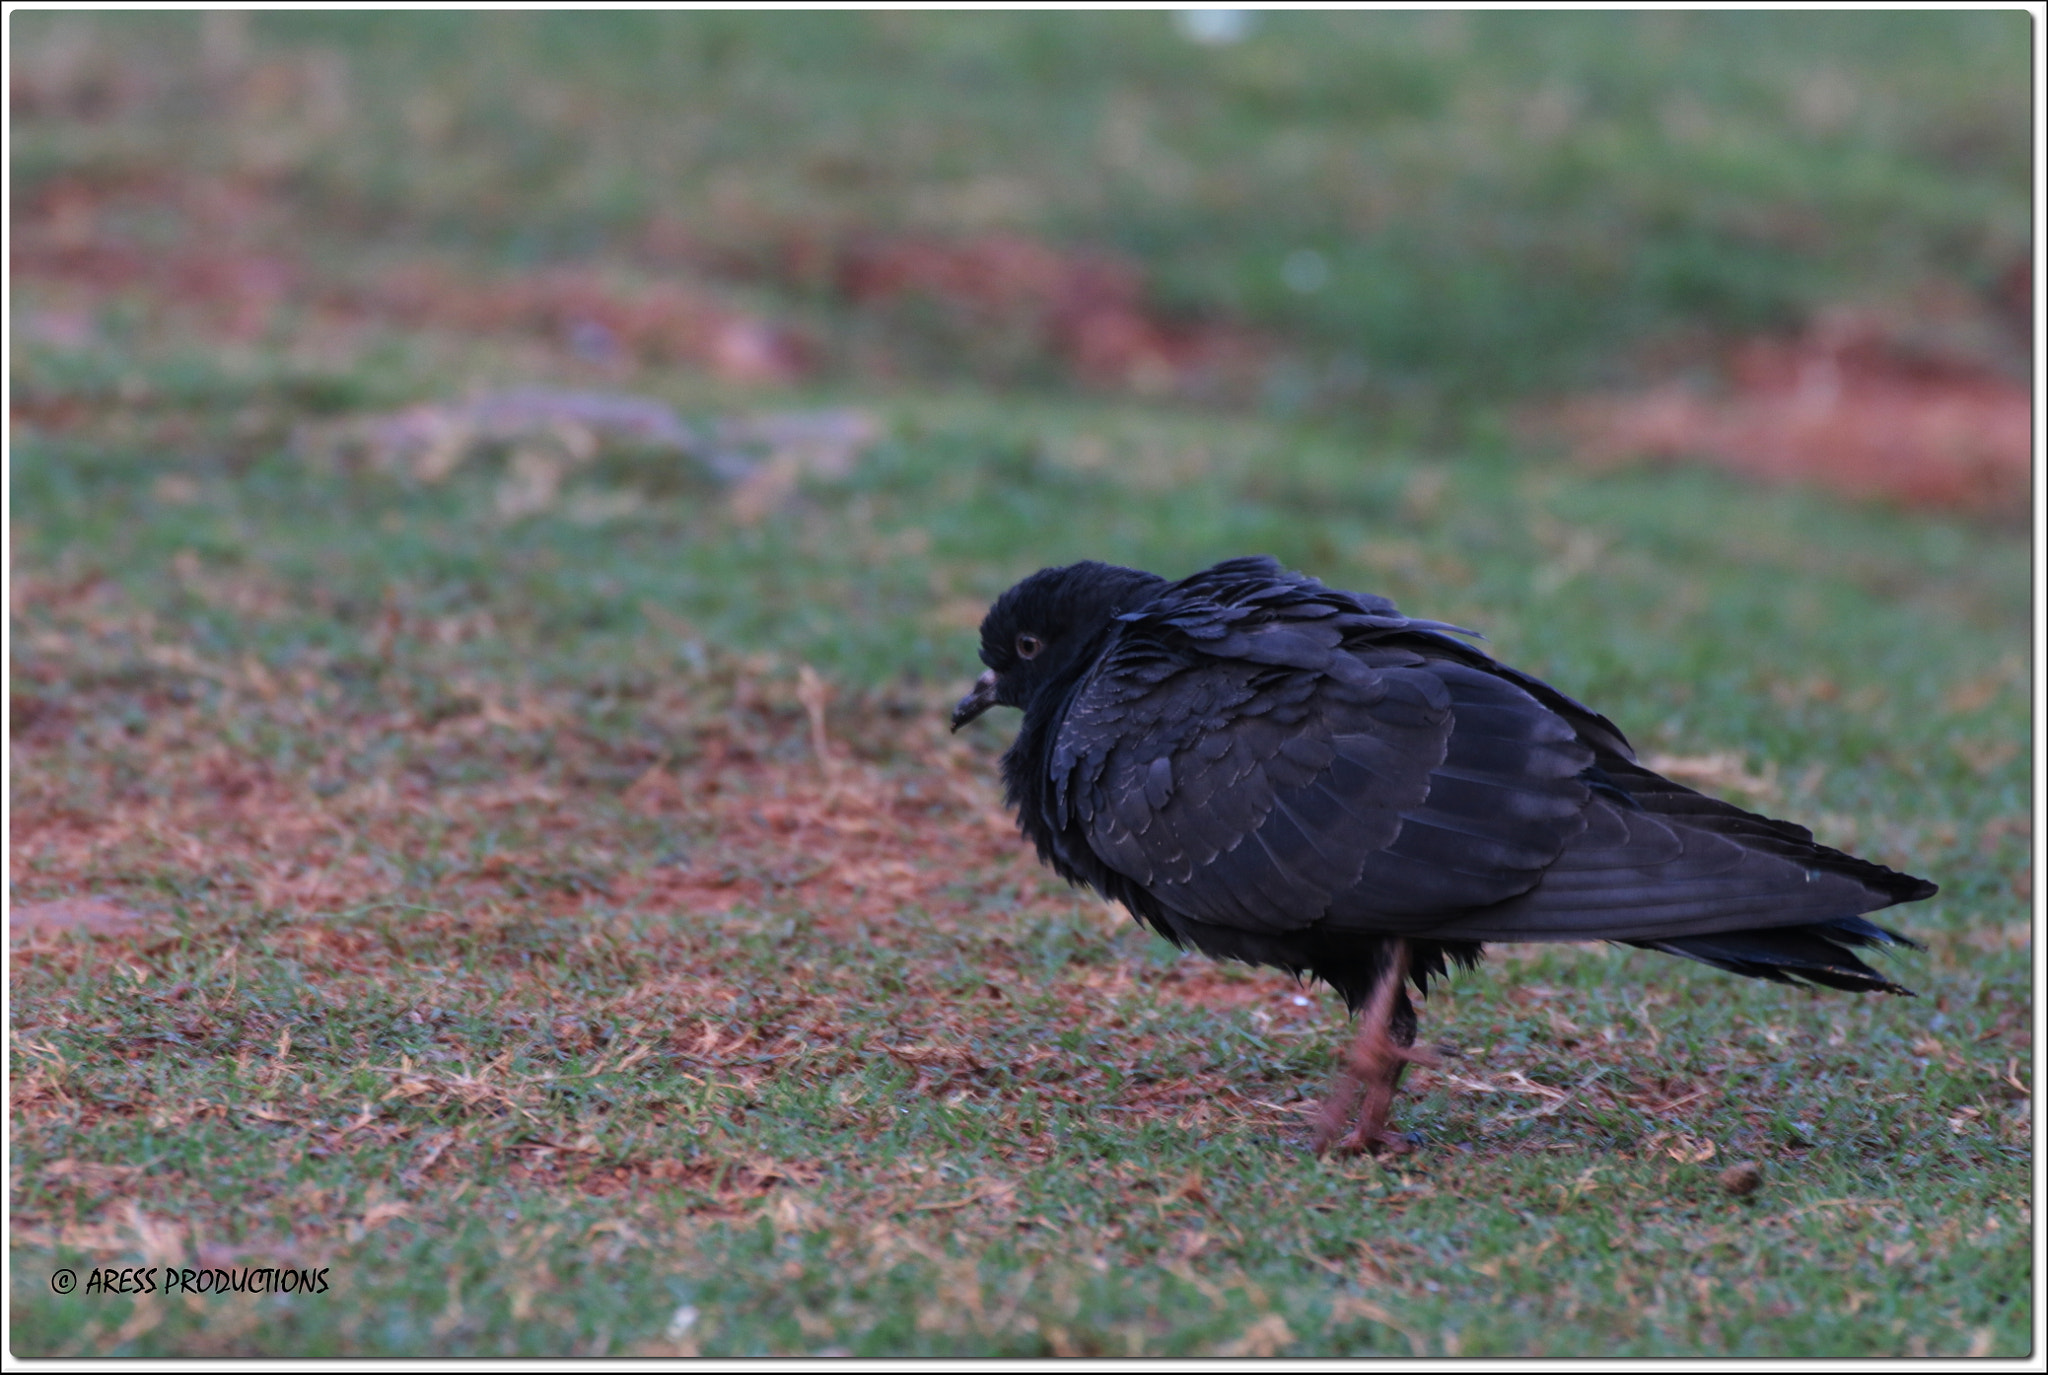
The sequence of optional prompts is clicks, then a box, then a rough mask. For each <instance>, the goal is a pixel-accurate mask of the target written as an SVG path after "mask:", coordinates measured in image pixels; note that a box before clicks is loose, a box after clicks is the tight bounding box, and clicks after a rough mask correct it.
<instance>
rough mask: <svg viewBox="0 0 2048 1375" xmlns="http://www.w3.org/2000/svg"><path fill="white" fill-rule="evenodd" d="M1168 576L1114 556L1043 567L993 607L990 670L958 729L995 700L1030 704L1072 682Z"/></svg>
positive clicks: (957, 718)
mask: <svg viewBox="0 0 2048 1375" xmlns="http://www.w3.org/2000/svg"><path fill="white" fill-rule="evenodd" d="M1165 583H1166V580H1165V579H1164V578H1161V577H1158V576H1156V575H1154V574H1151V573H1141V572H1139V571H1138V570H1137V569H1135V568H1118V567H1117V566H1116V565H1114V564H1108V563H1070V564H1068V565H1067V566H1066V567H1064V568H1041V569H1040V570H1039V571H1038V572H1036V573H1033V574H1032V575H1031V576H1030V577H1028V578H1026V579H1024V581H1022V582H1020V583H1018V584H1017V585H1016V586H1015V587H1013V588H1011V589H1010V590H1009V591H1007V592H1005V593H1003V595H1002V596H1000V597H998V598H996V604H995V605H994V606H992V607H990V608H989V611H988V615H987V616H986V617H984V618H983V619H982V622H981V661H982V662H983V663H984V664H987V665H988V672H986V673H984V674H982V675H981V677H980V678H978V679H976V680H975V683H974V691H972V692H970V693H968V694H967V695H966V696H965V697H963V698H961V699H960V705H959V706H957V707H955V708H953V729H954V730H958V729H960V727H962V726H964V725H966V724H967V723H968V722H969V721H972V720H973V719H974V718H975V717H977V716H979V715H981V714H982V713H983V712H985V711H987V710H988V709H989V708H990V707H999V706H1000V707H1022V708H1025V709H1027V710H1028V709H1029V708H1030V706H1031V703H1032V702H1033V701H1034V700H1035V699H1036V698H1037V696H1038V694H1039V693H1040V692H1042V691H1043V690H1045V688H1046V687H1048V686H1051V685H1058V686H1061V687H1064V686H1065V685H1066V684H1068V683H1070V682H1072V681H1073V680H1074V679H1075V678H1076V677H1078V676H1079V675H1080V674H1081V673H1083V672H1085V671H1086V670H1087V667H1088V665H1089V664H1090V663H1092V662H1094V658H1095V655H1096V653H1097V651H1098V650H1099V648H1100V647H1101V644H1102V639H1103V637H1104V636H1105V635H1107V634H1108V633H1109V631H1110V628H1111V627H1112V626H1113V625H1114V624H1115V619H1116V617H1117V615H1118V614H1119V613H1121V612H1125V611H1132V610H1135V609H1137V608H1138V607H1140V606H1143V605H1144V604H1145V603H1146V602H1147V601H1149V600H1151V597H1152V594H1153V592H1154V591H1156V590H1157V589H1158V588H1160V587H1163V586H1164V585H1165Z"/></svg>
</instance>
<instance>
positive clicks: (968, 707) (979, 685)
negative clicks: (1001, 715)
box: [953, 669, 996, 730]
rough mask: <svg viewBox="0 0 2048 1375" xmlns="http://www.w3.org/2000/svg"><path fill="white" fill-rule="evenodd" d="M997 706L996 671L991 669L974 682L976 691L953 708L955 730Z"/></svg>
mask: <svg viewBox="0 0 2048 1375" xmlns="http://www.w3.org/2000/svg"><path fill="white" fill-rule="evenodd" d="M995 704H996V671H995V670H994V669H990V670H989V671H988V672H986V673H984V674H982V675H981V676H980V677H979V678H976V679H975V680H974V691H972V692H970V693H968V694H967V695H966V696H965V697H962V698H961V699H960V705H959V706H957V707H954V708H953V729H954V730H958V729H960V727H962V726H964V725H966V724H967V723H968V722H969V721H972V720H973V719H974V718H975V717H977V716H979V715H981V714H982V713H983V712H985V711H987V710H988V709H989V708H990V707H992V706H994V705H995Z"/></svg>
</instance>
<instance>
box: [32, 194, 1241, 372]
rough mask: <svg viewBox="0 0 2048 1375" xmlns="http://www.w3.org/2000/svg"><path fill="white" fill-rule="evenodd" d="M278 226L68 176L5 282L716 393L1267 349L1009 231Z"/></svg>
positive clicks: (1141, 284) (260, 211) (243, 212)
mask: <svg viewBox="0 0 2048 1375" xmlns="http://www.w3.org/2000/svg"><path fill="white" fill-rule="evenodd" d="M294 215H295V211H294V208H293V206H292V205H291V203H290V201H289V199H288V198H287V197H286V196H285V195H284V194H283V193H282V192H280V191H278V190H276V189H275V188H272V187H270V186H269V185H267V184H266V183H264V182H262V181H261V180H260V179H246V178H245V179H233V180H230V179H214V180H206V179H184V180H179V179H169V178H159V179H152V178H124V179H99V178H93V177H89V176H83V175H81V176H73V177H66V178H60V179H56V180H52V181H50V182H47V183H44V184H42V185H40V186H39V187H37V188H36V189H35V190H34V191H33V193H32V194H31V195H29V196H28V197H26V198H24V200H23V203H22V204H21V206H19V207H18V208H17V211H16V215H15V220H14V224H13V226H12V228H13V240H12V244H11V262H12V266H13V270H14V273H15V276H16V278H17V280H20V281H27V282H45V283H50V284H53V285H61V286H64V287H66V288H68V289H70V290H71V291H73V292H81V291H82V292H84V293H86V294H87V295H88V296H95V295H97V296H105V295H112V294H122V295H126V296H129V297H131V298H140V299H143V300H145V301H150V302H154V303H159V304H161V305H165V306H171V307H175V308H177V309H178V311H179V320H180V324H181V326H192V327H197V328H199V329H201V330H203V331H205V332H208V333H211V334H213V335H215V336H217V337H221V338H226V339H233V340H240V341H244V342H251V341H257V340H262V339H267V338H272V337H273V335H274V331H275V330H276V329H278V328H279V327H284V328H289V329H294V330H304V329H307V328H310V327H313V326H316V325H318V324H321V323H334V324H364V323H368V324H385V325H390V326H397V327H402V328H412V329H417V328H422V327H433V328H439V329H448V330H457V331H463V332H469V333H476V334H486V335H499V336H503V335H515V336H517V335H523V336H539V337H541V338H544V339H547V340H549V341H550V342H552V343H555V344H556V345H558V346H561V347H564V348H566V349H568V350H569V351H570V352H573V353H575V354H577V355H579V356H582V357H584V358H585V359H587V360H589V361H594V362H607V361H612V360H622V359H628V358H630V359H637V360H639V361H641V362H646V363H655V364H681V365H684V366H688V367H695V368H701V369H703V370H704V371H707V372H709V373H711V374H712V375H714V376H717V377H720V378H724V379H726V380H729V381H734V382H791V381H796V380H799V379H801V378H803V377H806V376H810V375H813V374H815V373H817V372H819V371H820V370H822V369H824V368H825V367H826V366H828V364H837V365H850V366H856V367H861V368H867V369H870V370H879V371H882V372H885V373H887V372H894V371H897V370H899V366H898V365H899V362H900V360H899V359H897V358H896V357H895V354H896V353H897V352H899V351H901V350H902V349H904V348H907V347H910V346H913V345H914V343H915V341H917V340H918V339H919V338H922V339H923V344H924V345H925V346H926V348H927V351H930V350H931V348H932V347H933V346H937V347H938V351H939V352H941V353H943V354H945V355H946V356H947V357H949V358H952V359H953V360H954V361H956V362H961V363H964V364H966V365H967V366H969V367H973V368H979V369H982V370H984V371H986V370H991V369H992V370H994V371H995V372H1005V371H1015V370H1017V369H1019V368H1022V369H1025V370H1027V371H1028V370H1030V369H1031V368H1033V367H1043V366H1045V365H1048V364H1049V365H1051V366H1053V367H1055V368H1058V369H1060V370H1063V371H1065V372H1067V373H1069V374H1070V375H1071V376H1073V377H1074V378H1075V379H1076V380H1077V381H1079V382H1081V383H1083V384H1084V385H1090V386H1097V387H1105V388H1110V389H1129V390H1135V391H1139V392H1143V393H1147V394H1168V393H1175V394H1182V395H1209V394H1216V393H1219V392H1222V393H1228V394H1237V393H1242V392H1244V391H1245V390H1246V389H1247V388H1248V387H1253V386H1255V385H1256V384H1257V382H1258V380H1259V379H1260V378H1261V377H1262V376H1263V374H1264V369H1265V368H1266V366H1267V365H1268V363H1269V362H1270V360H1271V358H1272V356H1273V353H1274V346H1273V344H1272V342H1271V341H1268V340H1265V339H1262V338H1260V337H1259V336H1257V335H1255V334H1254V333H1253V332H1251V331H1249V330H1247V329H1244V328H1242V327H1239V326H1235V325H1231V324H1227V323H1222V322H1215V321H1196V320H1187V319H1177V318H1173V317H1171V316H1169V315H1168V314H1167V313H1165V312H1162V311H1160V310H1159V309H1158V308H1157V307H1156V306H1155V305H1153V304H1152V303H1151V302H1150V300H1149V299H1148V292H1147V288H1146V282H1145V274H1144V271H1143V269H1142V268H1141V267H1140V266H1139V265H1138V264H1137V263H1135V262H1133V261H1132V260H1130V259H1128V258H1123V257H1120V256H1117V255H1113V254H1108V253H1103V252H1098V251H1092V250H1069V249H1063V248H1057V247H1054V246H1053V245H1050V244H1047V243H1044V242H1041V241H1039V240H1036V239H1032V238H1029V237H1027V236H1024V235H1019V234H992V235H985V236H981V237H973V238H965V239H939V238H933V237H928V236H917V235H877V234H859V233H856V234H849V235H846V236H842V237H836V238H824V237H821V236H819V235H818V234H816V233H811V232H801V231H799V232H792V231H789V230H787V229H786V228H785V229H777V228H773V227H771V228H767V229H764V230H762V231H761V232H760V233H759V235H758V236H756V237H757V238H758V241H759V242H760V243H762V244H765V245H768V247H765V248H763V249H761V250H759V251H752V252H739V251H735V250H733V249H731V248H729V247H728V248H719V247H713V246H709V245H707V244H705V243H702V242H700V241H699V240H698V238H697V237H696V236H695V235H693V234H692V233H691V232H690V231H689V230H688V228H687V227H685V226H678V225H675V224H670V223H660V224H656V225H654V226H652V227H651V228H650V229H649V230H648V231H647V233H646V234H645V235H643V236H642V242H641V244H640V245H639V246H638V248H637V249H635V250H632V251H631V252H629V253H628V255H627V256H626V258H625V259H620V260H617V261H613V262H611V263H610V264H609V266H606V265H603V264H598V263H581V264H574V265H564V266H557V267H551V268H547V269H544V270H538V271H533V272H525V273H507V274H483V273H476V272H465V271H460V270H457V269H456V268H455V267H453V266H452V265H450V264H449V263H447V262H445V261H441V260H437V259H431V258H424V257H422V258H414V259H410V260H401V261H397V262H387V263H383V264H379V265H377V266H375V267H374V268H371V269H367V270H363V269H356V270H346V269H343V270H337V269H336V268H335V267H333V266H332V265H331V264H329V263H327V262H326V261H324V260H323V258H322V257H321V256H320V255H319V254H317V253H315V252H311V251H309V250H307V249H306V248H305V247H304V243H305V236H304V235H303V234H296V233H294V232H292V229H293V222H294ZM166 219H168V221H169V223H170V224H171V225H172V226H174V230H173V232H170V233H167V234H166V233H159V234H157V235H156V236H154V237H152V238H151V239H149V240H148V241H144V240H143V239H141V238H139V237H137V236H136V235H135V234H134V233H133V232H132V231H131V230H130V229H129V228H128V227H127V226H129V225H132V224H134V223H140V222H155V223H159V224H161V223H162V222H164V221H165V220H166ZM650 273H651V274H652V275H651V276H650ZM721 278H725V279H730V278H744V279H755V280H767V281H770V282H773V283H776V284H778V285H782V286H794V287H797V288H799V289H801V290H804V291H807V292H810V293H817V292H819V291H821V290H822V291H823V292H824V293H826V294H829V295H830V296H832V297H835V298H836V299H837V300H839V301H840V302H842V303H843V304H844V305H846V306H848V307H851V308H852V309H853V310H855V311H856V312H865V313H869V314H874V313H881V314H883V315H884V316H889V315H890V313H891V312H894V315H893V318H890V319H889V321H888V327H887V329H885V331H884V334H885V336H887V337H888V339H889V342H888V343H887V344H885V345H884V349H883V352H882V354H881V355H879V356H869V355H870V354H872V353H873V350H872V348H870V349H869V350H868V353H866V354H861V355H860V356H858V357H856V356H854V354H849V355H848V356H847V357H845V358H841V359H836V360H834V359H828V358H827V357H826V352H827V348H826V345H825V343H824V342H823V341H821V340H820V339H819V337H818V335H817V332H816V331H815V330H814V329H812V328H810V327H809V326H807V325H805V324H802V323H798V322H795V321H792V320H789V319H783V318H775V317H774V316H773V315H771V314H768V313H764V312H763V311H762V310H761V309H759V308H758V307H755V306H749V307H745V308H743V307H741V306H740V305H738V304H736V303H735V302H734V301H732V300H730V299H727V297H726V294H725V293H724V292H722V291H721V289H720V287H719V285H718V283H719V279H721ZM89 319H90V317H89V313H82V312H80V311H79V310H77V309H75V308H74V309H70V310H58V311H55V312H51V311H43V312H39V313H36V314H34V315H32V317H31V318H30V319H29V320H28V321H27V322H26V325H25V327H26V328H27V329H28V331H29V332H30V333H31V334H32V335H38V336H42V337H46V338H48V339H50V340H51V341H52V342H58V343H67V344H70V345H72V346H76V345H77V344H79V343H81V342H83V339H82V338H80V337H74V336H84V335H89V333H90V324H89ZM924 336H929V337H924ZM856 352H858V351H856Z"/></svg>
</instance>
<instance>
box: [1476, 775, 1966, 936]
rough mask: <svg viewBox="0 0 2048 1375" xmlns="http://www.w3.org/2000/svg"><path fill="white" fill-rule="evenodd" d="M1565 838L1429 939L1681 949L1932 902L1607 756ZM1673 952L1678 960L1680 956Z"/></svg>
mask: <svg viewBox="0 0 2048 1375" xmlns="http://www.w3.org/2000/svg"><path fill="white" fill-rule="evenodd" d="M1599 774H1600V776H1601V778H1602V779H1603V780H1604V782H1603V785H1602V787H1601V788H1600V790H1599V792H1598V795H1596V796H1595V797H1594V798H1593V799H1592V801H1591V803H1590V805H1589V806H1588V807H1587V809H1586V812H1585V821H1586V826H1585V829H1584V830H1583V831H1582V832H1581V833H1580V834H1579V835H1577V836H1575V837H1574V838H1573V839H1572V841H1571V843H1570V844H1569V845H1568V846H1567V847H1566V848H1565V850H1564V851H1563V853H1562V854H1560V855H1559V856H1558V858H1557V860H1556V862H1555V863H1553V864H1552V865H1550V867H1549V868H1548V870H1547V871H1546V872H1545V873H1544V876H1543V880H1542V882H1541V883H1540V884H1538V885H1536V886H1534V887H1532V888H1531V889H1530V890H1529V891H1527V892H1525V893H1521V894H1518V895H1516V896H1514V897H1512V898H1510V899H1508V900H1506V901H1504V902H1501V903H1499V904H1498V905H1496V906H1494V907H1490V908H1486V909H1484V910H1479V911H1472V912H1468V913H1464V914H1461V915H1459V916H1458V917H1456V918H1455V919H1453V920H1451V921H1449V922H1447V923H1445V924H1444V925H1443V926H1442V927H1441V928H1440V929H1439V931H1438V932H1436V933H1435V934H1441V935H1445V936H1454V937H1457V938H1460V939H1469V940H1595V939H1598V940H1631V941H1638V942H1645V943H1652V944H1655V943H1658V942H1663V941H1674V940H1680V939H1682V938H1687V937H1695V936H1702V935H1712V934H1716V933H1726V932H1731V931H1744V930H1753V929H1757V928H1773V927H1790V926H1802V925H1808V924H1821V925H1826V924H1829V923H1834V922H1839V921H1841V920H1843V919H1846V918H1851V917H1855V916H1857V915H1858V914H1860V913H1864V912H1870V911H1875V910H1877V909H1879V908H1882V907H1889V906H1891V905H1892V904H1894V903H1898V902H1909V901H1913V900H1915V899H1918V898H1924V897H1929V896H1931V895H1932V894H1933V893H1934V891H1935V888H1934V885H1933V884H1931V883H1929V882H1927V881H1926V880H1925V879H1921V878H1915V877H1913V876H1912V875H1910V874H1901V873H1898V872H1896V871H1895V870H1892V869H1888V868H1886V867H1884V866H1883V865H1881V864H1872V863H1870V862H1869V861H1867V860H1861V859H1857V858H1856V857H1855V856H1853V855H1846V854H1843V853H1842V852H1840V851H1839V850H1831V849H1829V848H1827V847H1826V846H1823V845H1817V844H1815V843H1814V840H1813V835H1812V833H1811V832H1810V831H1808V830H1807V829H1806V828H1805V827H1803V826H1798V825H1794V824H1793V823H1792V822H1789V821H1776V820H1773V819H1771V818H1770V817H1765V816H1759V815H1757V814H1755V813H1753V812H1746V811H1744V810H1742V809H1741V808H1739V807H1736V806H1733V805H1731V804H1729V803H1727V802H1723V801H1721V800H1720V799H1718V798H1713V797H1708V796H1705V795H1704V794H1701V793H1698V792H1695V791H1693V790H1692V789H1690V788H1687V787H1685V786H1683V785H1681V784H1678V783H1674V782H1672V781H1671V780H1670V779H1668V778H1664V777H1662V776H1660V775H1658V774H1655V773H1652V772H1651V771H1649V770H1648V769H1645V768H1643V767H1641V766H1640V765H1637V764H1634V763H1633V762H1632V761H1624V760H1618V759H1613V758H1608V759H1604V760H1603V761H1602V762H1601V766H1600V769H1599ZM1681 953H1683V952H1681Z"/></svg>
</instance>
